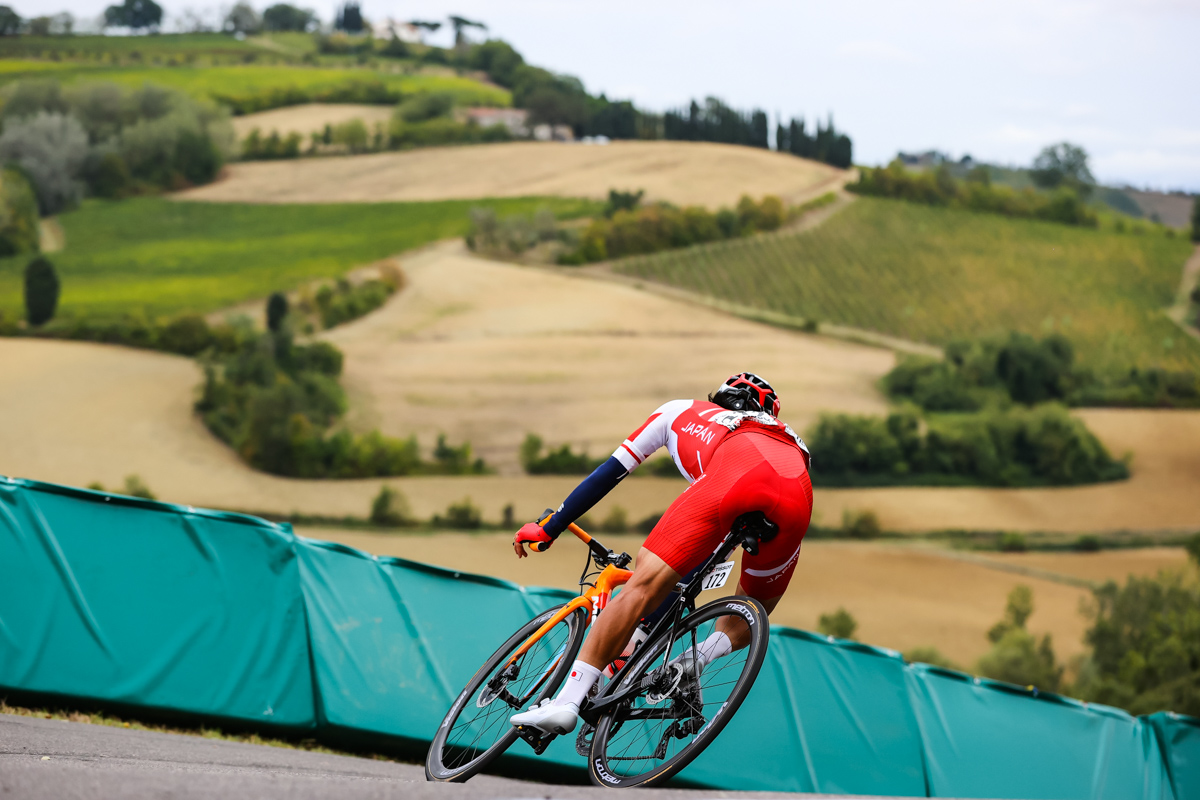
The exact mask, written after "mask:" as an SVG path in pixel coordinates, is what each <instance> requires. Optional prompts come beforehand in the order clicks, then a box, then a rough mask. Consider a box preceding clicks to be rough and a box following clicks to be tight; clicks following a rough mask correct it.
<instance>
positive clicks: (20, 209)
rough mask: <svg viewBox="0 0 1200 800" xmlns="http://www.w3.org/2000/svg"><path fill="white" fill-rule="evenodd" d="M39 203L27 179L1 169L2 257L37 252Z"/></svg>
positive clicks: (14, 172)
mask: <svg viewBox="0 0 1200 800" xmlns="http://www.w3.org/2000/svg"><path fill="white" fill-rule="evenodd" d="M38 239H39V233H38V204H37V198H36V197H35V196H34V193H33V189H32V188H31V187H30V186H29V182H28V181H27V180H25V176H24V175H22V174H21V173H20V172H18V171H17V170H14V169H5V170H0V257H4V256H12V255H16V254H18V253H25V252H30V251H36V250H37V249H38Z"/></svg>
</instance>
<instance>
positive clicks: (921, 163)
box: [896, 150, 950, 169]
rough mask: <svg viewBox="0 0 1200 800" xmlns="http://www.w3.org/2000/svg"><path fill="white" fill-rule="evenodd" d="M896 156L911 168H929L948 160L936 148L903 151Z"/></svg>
mask: <svg viewBox="0 0 1200 800" xmlns="http://www.w3.org/2000/svg"><path fill="white" fill-rule="evenodd" d="M896 158H898V159H900V161H901V163H903V164H904V166H906V167H910V168H912V169H929V168H930V167H937V166H940V165H942V164H945V163H946V162H947V161H949V160H950V158H949V156H947V155H946V154H945V153H939V152H938V151H937V150H926V151H925V152H924V153H905V152H903V151H901V152H899V153H897V154H896Z"/></svg>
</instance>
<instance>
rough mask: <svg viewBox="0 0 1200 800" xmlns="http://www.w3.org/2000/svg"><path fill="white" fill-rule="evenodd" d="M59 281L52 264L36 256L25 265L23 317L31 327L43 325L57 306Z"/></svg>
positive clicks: (51, 317) (52, 314)
mask: <svg viewBox="0 0 1200 800" xmlns="http://www.w3.org/2000/svg"><path fill="white" fill-rule="evenodd" d="M58 295H59V283H58V273H56V272H55V270H54V265H53V264H51V263H50V260H49V259H48V258H46V257H44V256H38V257H37V258H35V259H33V260H32V261H30V262H29V264H28V265H26V267H25V318H26V319H27V320H28V321H29V324H30V325H32V326H33V327H35V328H36V327H38V326H40V325H45V324H46V323H47V322H49V321H50V320H51V319H53V318H54V312H55V310H56V309H57V308H58Z"/></svg>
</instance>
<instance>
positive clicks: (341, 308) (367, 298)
mask: <svg viewBox="0 0 1200 800" xmlns="http://www.w3.org/2000/svg"><path fill="white" fill-rule="evenodd" d="M397 285H398V284H397V283H395V282H391V281H385V280H378V279H375V278H372V279H370V280H367V281H363V282H362V283H360V284H358V285H357V286H356V285H353V284H351V283H350V282H349V281H347V280H345V279H344V278H343V279H339V280H338V281H337V283H336V284H334V285H333V286H328V285H327V286H322V287H321V288H320V289H319V290H318V291H317V295H316V298H315V301H314V302H315V307H313V306H308V305H306V310H309V311H315V312H316V314H317V316H318V318H319V319H320V322H321V327H322V328H325V329H329V328H332V327H335V326H337V325H341V324H342V323H345V322H350V321H351V320H355V319H358V318H359V317H362V316H365V315H367V314H369V313H371V312H372V311H374V310H375V309H377V308H379V307H380V306H382V305H383V304H384V303H386V302H387V299H388V298H389V297H391V295H392V294H393V293H394V292H395V291H396V288H397Z"/></svg>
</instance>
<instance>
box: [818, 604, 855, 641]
mask: <svg viewBox="0 0 1200 800" xmlns="http://www.w3.org/2000/svg"><path fill="white" fill-rule="evenodd" d="M857 629H858V620H856V619H854V616H853V615H852V614H851V613H850V612H849V611H847V610H846V609H844V608H839V609H838V610H837V611H834V612H833V613H831V614H822V615H821V616H820V618H819V619H818V620H817V630H819V631H820V632H821V633H823V634H825V635H826V636H836V637H837V638H839V639H853V638H854V631H856V630H857Z"/></svg>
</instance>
